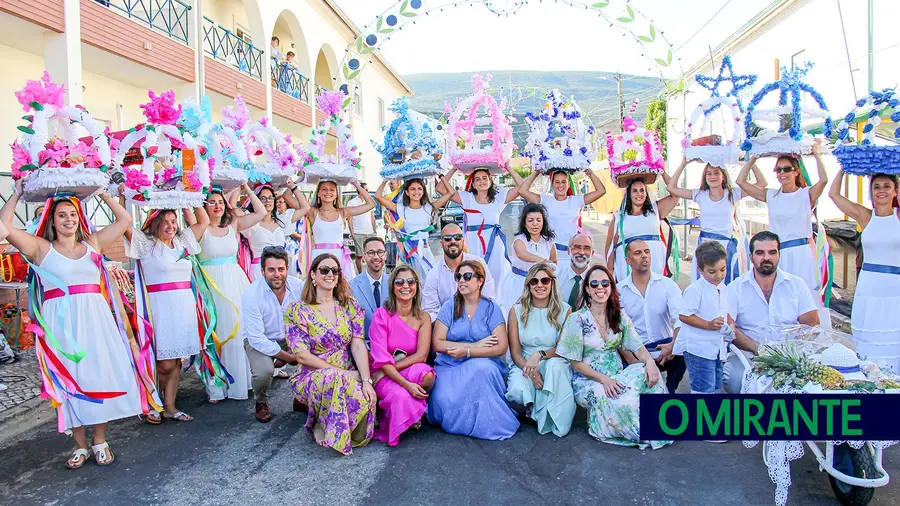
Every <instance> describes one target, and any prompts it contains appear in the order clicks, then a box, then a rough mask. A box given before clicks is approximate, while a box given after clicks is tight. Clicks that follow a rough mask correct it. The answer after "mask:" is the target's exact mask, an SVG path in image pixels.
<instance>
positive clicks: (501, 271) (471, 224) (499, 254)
mask: <svg viewBox="0 0 900 506" xmlns="http://www.w3.org/2000/svg"><path fill="white" fill-rule="evenodd" d="M507 191H511V192H514V191H516V190H515V189H511V190H507ZM500 194H503V195H500ZM500 194H498V195H496V196H495V197H494V201H493V202H490V203H488V204H480V203H479V202H478V201H477V200H475V194H474V193H472V192H467V191H461V192H459V199H460V201H461V202H462V207H463V209H468V210H470V211H472V212H469V211H466V214H465V217H466V248H467V249H468V250H469V253H471V254H473V255H475V256H479V257H481V258H483V259H484V261H485V262H487V264H488V269H490V271H491V276H492V277H493V278H494V279H495V280H500V279H503V278H504V277H505V276H506V273H507V272H508V271H509V269H510V263H509V259H508V258H507V257H508V255H509V254H508V253H507V248H508V247H512V244H506V235H505V234H504V233H503V230H501V229H500V215H501V214H502V213H503V209H505V208H506V194H504V192H502V191H501V192H500ZM479 229H481V235H479V234H478V230H479Z"/></svg>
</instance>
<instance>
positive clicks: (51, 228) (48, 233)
mask: <svg viewBox="0 0 900 506" xmlns="http://www.w3.org/2000/svg"><path fill="white" fill-rule="evenodd" d="M60 204H68V205H70V206H72V207H73V208H74V209H75V211H76V212H79V209H78V206H76V205H75V204H73V203H72V202H71V201H70V200H69V199H68V198H57V199H53V204H51V205H50V214H49V215H48V216H47V220H48V223H47V224H46V225H44V233H43V234H41V237H43V238H44V239H46V240H47V241H48V242H53V241H55V240H56V238H57V234H56V224H55V223H54V221H55V219H56V209H57V208H58V207H59V205H60ZM84 238H85V231H84V230H83V229H82V228H81V217H80V216H79V219H78V228H77V229H75V242H81V241H83V240H84Z"/></svg>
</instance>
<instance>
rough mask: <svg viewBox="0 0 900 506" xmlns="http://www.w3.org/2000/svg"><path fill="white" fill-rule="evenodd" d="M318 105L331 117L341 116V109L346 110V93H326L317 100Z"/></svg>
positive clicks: (338, 91) (336, 91)
mask: <svg viewBox="0 0 900 506" xmlns="http://www.w3.org/2000/svg"><path fill="white" fill-rule="evenodd" d="M316 105H318V107H319V109H321V110H323V111H325V114H327V115H329V116H337V115H340V113H341V109H343V108H344V92H342V91H340V90H335V91H326V92H324V93H322V94H321V95H319V96H318V97H317V98H316Z"/></svg>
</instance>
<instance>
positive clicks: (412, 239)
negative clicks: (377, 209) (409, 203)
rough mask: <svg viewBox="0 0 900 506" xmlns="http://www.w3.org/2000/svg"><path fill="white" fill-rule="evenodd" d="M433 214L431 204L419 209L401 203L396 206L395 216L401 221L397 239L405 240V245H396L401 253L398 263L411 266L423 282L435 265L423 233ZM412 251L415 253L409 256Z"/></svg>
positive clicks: (426, 235)
mask: <svg viewBox="0 0 900 506" xmlns="http://www.w3.org/2000/svg"><path fill="white" fill-rule="evenodd" d="M433 212H434V208H433V207H432V206H431V204H425V205H424V206H423V207H420V208H419V209H412V208H410V207H406V206H404V205H403V203H402V202H400V203H398V204H397V215H398V216H399V217H400V219H402V220H403V233H402V234H400V233H398V238H399V237H406V238H407V239H406V243H405V244H402V245H401V244H398V246H400V248H401V251H402V252H401V258H400V261H401V262H403V263H406V264H410V265H412V266H413V268H414V269H415V270H416V271H417V272H418V273H419V279H423V280H424V279H425V278H426V277H427V276H428V272H429V271H431V268H432V267H434V264H435V261H434V254H432V253H431V246H429V245H428V232H425V230H426V229H427V228H428V227H430V226H431V218H432V215H433ZM398 242H399V241H398ZM413 250H415V252H414V253H412V254H410V252H411V251H413ZM407 256H408V257H409V258H406V257H407Z"/></svg>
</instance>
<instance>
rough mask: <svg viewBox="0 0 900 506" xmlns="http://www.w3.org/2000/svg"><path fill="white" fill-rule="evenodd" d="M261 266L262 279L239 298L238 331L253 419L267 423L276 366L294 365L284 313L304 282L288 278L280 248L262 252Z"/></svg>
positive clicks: (275, 247) (284, 257)
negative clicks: (247, 372) (253, 400)
mask: <svg viewBox="0 0 900 506" xmlns="http://www.w3.org/2000/svg"><path fill="white" fill-rule="evenodd" d="M260 265H261V268H262V274H263V277H262V279H257V280H256V281H255V282H254V283H253V284H252V285H250V288H248V289H247V290H245V291H244V294H243V296H242V297H241V302H242V309H241V330H242V331H243V333H244V336H246V337H247V341H246V342H245V343H244V350H246V352H247V359H248V360H249V361H250V373H251V376H252V384H253V395H254V397H256V419H257V420H259V421H260V422H262V423H266V422H268V421H269V420H271V419H272V415H271V413H270V412H269V387H271V386H272V373H273V372H274V371H275V365H276V364H279V365H280V366H283V365H284V364H288V363H289V364H296V362H297V360H296V358H295V357H294V354H293V353H291V352H290V351H287V343H286V342H285V340H284V312H285V310H286V309H287V307H288V305H289V304H290V303H291V302H297V301H299V300H300V295H301V292H302V291H303V282H302V281H300V280H299V279H298V278H296V277H293V276H288V254H287V251H285V250H284V248H283V247H281V246H269V247H266V248H264V249H263V253H262V257H261V261H260ZM295 409H296V403H295Z"/></svg>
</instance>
